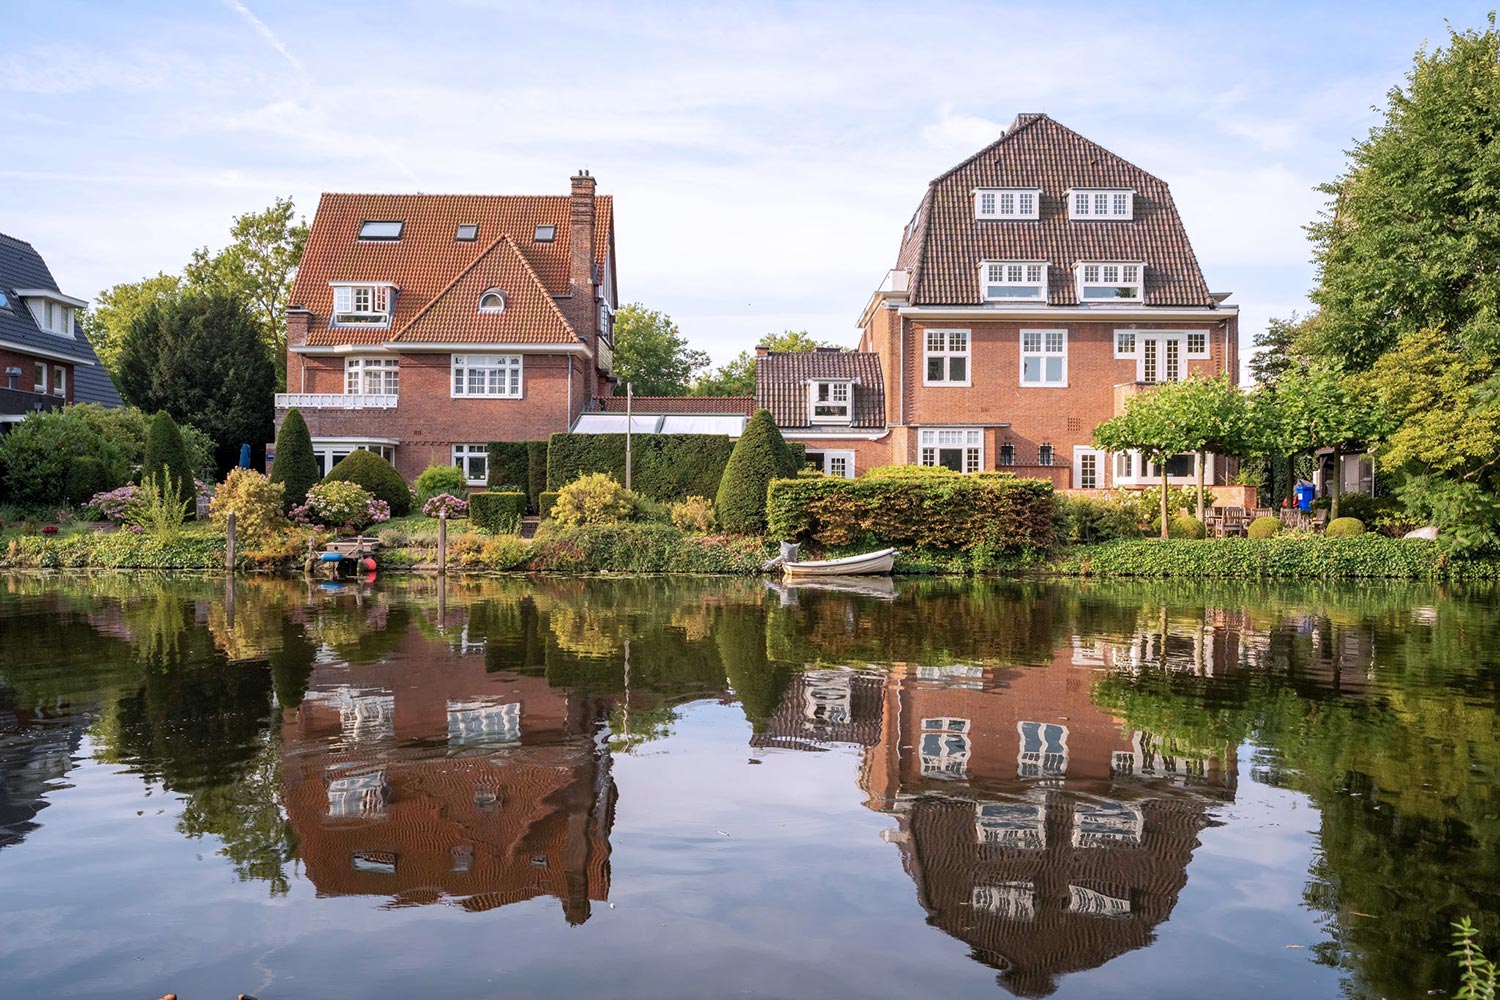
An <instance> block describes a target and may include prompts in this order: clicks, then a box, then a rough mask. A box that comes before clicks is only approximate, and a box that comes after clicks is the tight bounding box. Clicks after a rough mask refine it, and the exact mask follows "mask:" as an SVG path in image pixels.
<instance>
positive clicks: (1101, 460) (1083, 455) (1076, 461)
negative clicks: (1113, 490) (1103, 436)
mask: <svg viewBox="0 0 1500 1000" xmlns="http://www.w3.org/2000/svg"><path fill="white" fill-rule="evenodd" d="M1087 458H1092V459H1093V461H1094V484H1093V485H1092V486H1090V485H1088V484H1086V483H1085V482H1084V481H1083V467H1084V460H1085V459H1087ZM1108 474H1109V455H1108V453H1106V452H1105V451H1104V450H1103V449H1102V448H1093V447H1090V446H1089V445H1086V444H1075V445H1074V446H1073V488H1074V489H1077V490H1102V489H1104V480H1105V477H1106V476H1107V475H1108Z"/></svg>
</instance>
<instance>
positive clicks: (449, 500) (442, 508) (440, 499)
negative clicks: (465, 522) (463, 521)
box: [422, 493, 469, 517]
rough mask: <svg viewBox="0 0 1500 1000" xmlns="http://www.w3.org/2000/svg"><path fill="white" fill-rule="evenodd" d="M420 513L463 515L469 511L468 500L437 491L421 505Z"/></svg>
mask: <svg viewBox="0 0 1500 1000" xmlns="http://www.w3.org/2000/svg"><path fill="white" fill-rule="evenodd" d="M422 513H424V514H426V515H427V516H428V517H441V516H442V515H444V514H446V515H448V516H449V517H463V516H464V515H466V514H467V513H469V501H467V500H465V499H463V498H462V497H456V496H454V495H453V494H452V493H439V494H438V495H437V496H435V497H433V498H431V499H430V500H428V501H427V502H426V503H424V504H423V505H422Z"/></svg>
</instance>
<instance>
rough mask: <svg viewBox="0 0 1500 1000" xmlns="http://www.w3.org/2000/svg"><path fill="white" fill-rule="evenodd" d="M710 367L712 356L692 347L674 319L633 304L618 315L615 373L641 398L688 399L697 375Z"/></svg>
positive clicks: (621, 392) (622, 390) (622, 387)
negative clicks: (630, 385)
mask: <svg viewBox="0 0 1500 1000" xmlns="http://www.w3.org/2000/svg"><path fill="white" fill-rule="evenodd" d="M707 367H708V355H707V354H705V353H703V352H702V351H695V350H693V349H692V348H690V347H688V342H687V340H686V338H684V337H683V336H682V331H681V330H679V329H677V324H676V323H674V322H672V317H670V316H668V315H667V314H666V313H664V312H661V311H659V310H656V309H647V308H646V307H645V306H644V305H642V304H641V303H639V302H632V303H630V304H629V305H627V306H623V307H621V308H620V310H619V311H618V312H616V313H615V361H614V373H615V375H616V376H618V377H619V379H620V384H619V385H618V386H617V387H616V388H615V394H616V395H618V396H623V395H624V394H625V384H626V383H627V382H628V383H631V384H632V385H634V386H635V392H636V394H637V395H641V396H686V395H687V392H688V386H689V385H690V384H691V383H692V381H693V376H694V375H695V374H696V373H697V372H700V371H702V370H703V369H704V368H707Z"/></svg>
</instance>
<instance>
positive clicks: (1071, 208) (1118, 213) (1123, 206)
mask: <svg viewBox="0 0 1500 1000" xmlns="http://www.w3.org/2000/svg"><path fill="white" fill-rule="evenodd" d="M1068 218H1069V219H1070V220H1072V221H1075V222H1079V221H1082V222H1130V221H1131V220H1133V219H1134V218H1135V191H1134V190H1133V189H1131V188H1092V187H1088V188H1085V187H1075V188H1069V189H1068Z"/></svg>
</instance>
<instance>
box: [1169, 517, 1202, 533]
mask: <svg viewBox="0 0 1500 1000" xmlns="http://www.w3.org/2000/svg"><path fill="white" fill-rule="evenodd" d="M1206 534H1207V532H1206V531H1205V530H1204V527H1203V522H1202V521H1200V520H1198V519H1197V518H1196V517H1189V516H1188V515H1186V514H1178V515H1177V516H1176V517H1174V518H1172V520H1170V521H1168V522H1167V537H1168V538H1202V537H1203V536H1204V535H1206Z"/></svg>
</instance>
